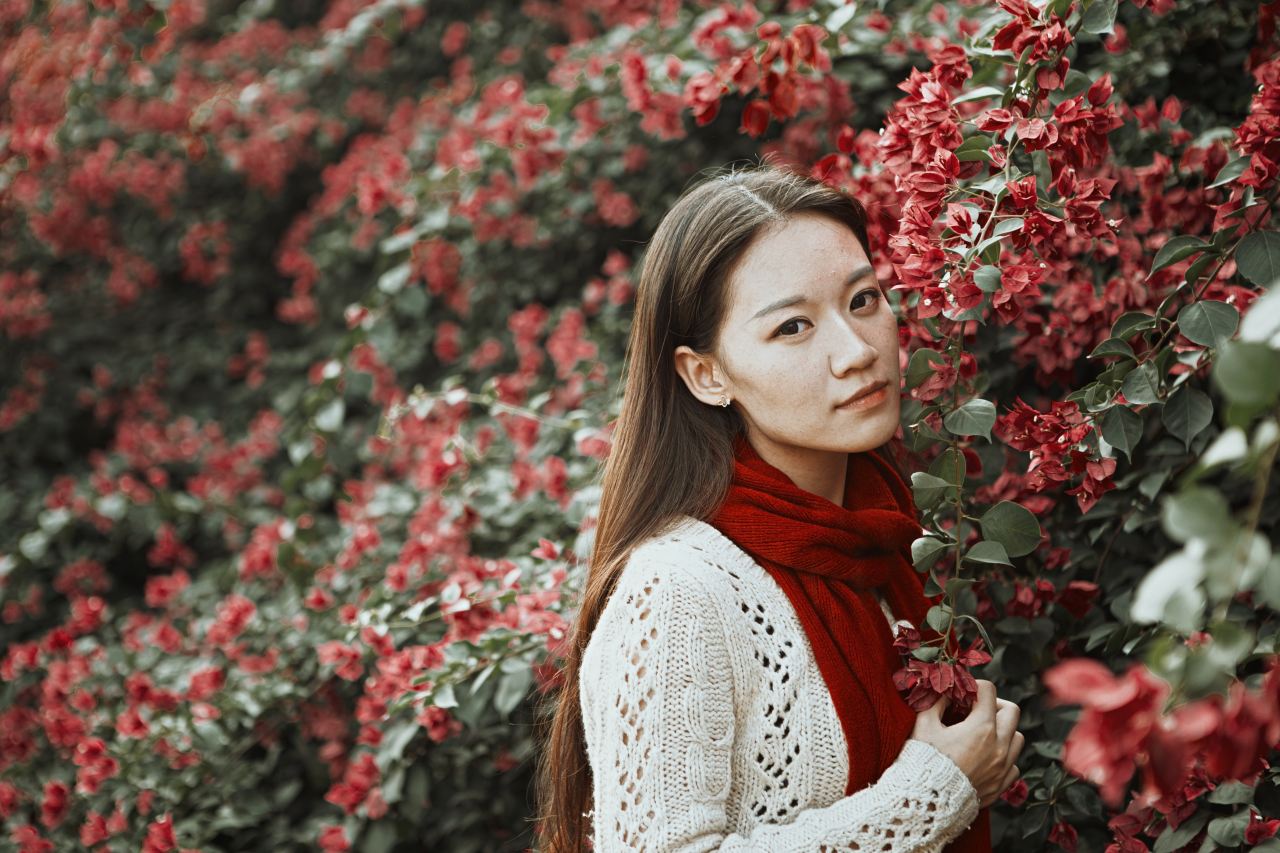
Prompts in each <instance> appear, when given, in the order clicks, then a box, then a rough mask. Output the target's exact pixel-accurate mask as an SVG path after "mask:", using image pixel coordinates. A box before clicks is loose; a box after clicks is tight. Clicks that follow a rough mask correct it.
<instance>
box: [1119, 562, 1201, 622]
mask: <svg viewBox="0 0 1280 853" xmlns="http://www.w3.org/2000/svg"><path fill="white" fill-rule="evenodd" d="M1203 580H1204V561H1203V560H1202V559H1201V558H1200V555H1199V553H1198V552H1192V551H1191V550H1189V549H1187V548H1183V549H1181V550H1179V551H1175V552H1173V553H1172V554H1170V555H1169V556H1167V557H1165V558H1164V559H1163V560H1161V561H1160V562H1159V563H1158V564H1157V565H1156V567H1155V568H1153V569H1152V570H1151V571H1150V572H1148V573H1147V575H1146V577H1144V578H1143V579H1142V580H1141V581H1139V582H1138V588H1137V590H1136V591H1135V592H1134V594H1133V601H1132V603H1131V604H1130V606H1129V618H1130V619H1131V620H1132V621H1134V622H1137V623H1139V624H1144V625H1145V624H1154V623H1157V622H1159V623H1162V624H1164V625H1168V626H1169V627H1171V628H1173V629H1174V630H1177V631H1180V632H1182V633H1184V634H1189V633H1191V632H1192V631H1196V630H1199V629H1200V626H1201V624H1202V623H1203V620H1204V606H1205V595H1204V590H1202V589H1201V588H1200V583H1201V581H1203Z"/></svg>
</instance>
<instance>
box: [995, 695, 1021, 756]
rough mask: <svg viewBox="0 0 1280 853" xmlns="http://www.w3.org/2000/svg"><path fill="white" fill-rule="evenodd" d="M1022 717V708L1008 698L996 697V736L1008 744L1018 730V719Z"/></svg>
mask: <svg viewBox="0 0 1280 853" xmlns="http://www.w3.org/2000/svg"><path fill="white" fill-rule="evenodd" d="M1021 717H1022V709H1021V708H1019V707H1018V706H1017V705H1015V704H1014V703H1013V702H1010V701H1009V700H1008V699H1000V698H997V699H996V737H997V739H998V740H999V741H1000V742H1001V743H1002V744H1004V745H1005V746H1008V745H1009V744H1010V743H1011V742H1012V740H1013V735H1014V732H1016V731H1017V730H1018V720H1020V719H1021Z"/></svg>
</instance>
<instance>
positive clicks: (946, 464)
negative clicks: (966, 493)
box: [929, 447, 969, 486]
mask: <svg viewBox="0 0 1280 853" xmlns="http://www.w3.org/2000/svg"><path fill="white" fill-rule="evenodd" d="M968 468H969V463H968V462H966V461H965V458H964V453H962V452H961V451H960V450H958V449H956V448H954V447H948V448H947V449H946V450H944V451H942V452H941V453H939V454H938V458H937V459H935V460H933V462H932V464H930V465H929V473H930V474H932V475H934V476H935V477H941V478H942V479H944V480H946V481H947V482H948V483H950V484H951V485H953V486H962V485H964V478H965V472H966V471H967V470H968Z"/></svg>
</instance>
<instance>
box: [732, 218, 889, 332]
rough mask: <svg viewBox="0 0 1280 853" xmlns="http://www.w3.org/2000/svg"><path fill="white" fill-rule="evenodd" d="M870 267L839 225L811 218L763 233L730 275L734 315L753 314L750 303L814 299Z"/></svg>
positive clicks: (850, 235) (855, 241)
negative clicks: (800, 296)
mask: <svg viewBox="0 0 1280 853" xmlns="http://www.w3.org/2000/svg"><path fill="white" fill-rule="evenodd" d="M866 263H869V259H868V258H867V253H866V252H865V251H864V250H863V248H862V244H861V243H859V242H858V238H857V237H856V236H854V233H853V231H852V230H851V229H850V228H849V227H848V226H846V225H844V224H843V223H841V222H837V221H835V220H834V219H830V218H828V217H826V216H822V215H819V214H813V213H802V214H797V215H796V216H793V217H792V218H791V219H790V220H789V221H787V222H785V223H782V224H775V225H772V226H770V227H768V228H766V229H765V230H763V231H762V232H761V233H760V234H759V235H758V236H757V237H756V239H755V240H754V241H752V243H751V245H750V246H749V247H748V248H747V250H746V252H745V253H744V254H743V256H742V259H741V260H740V261H739V263H738V266H737V268H736V269H735V270H734V271H733V274H732V275H731V276H730V288H731V290H732V293H733V295H734V299H733V300H732V302H733V306H734V308H733V310H735V311H740V312H748V313H749V312H753V311H755V308H754V307H752V306H753V303H754V301H760V300H768V299H776V298H778V297H780V296H785V295H790V294H800V293H809V294H813V295H815V296H816V295H818V294H819V293H822V292H824V290H825V289H829V288H831V287H835V286H838V285H839V284H840V283H841V282H843V281H844V280H845V277H846V276H847V275H848V274H849V273H850V272H851V271H852V270H853V269H854V268H856V267H858V266H860V265H862V264H866Z"/></svg>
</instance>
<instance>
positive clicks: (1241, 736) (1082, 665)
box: [1044, 657, 1280, 810]
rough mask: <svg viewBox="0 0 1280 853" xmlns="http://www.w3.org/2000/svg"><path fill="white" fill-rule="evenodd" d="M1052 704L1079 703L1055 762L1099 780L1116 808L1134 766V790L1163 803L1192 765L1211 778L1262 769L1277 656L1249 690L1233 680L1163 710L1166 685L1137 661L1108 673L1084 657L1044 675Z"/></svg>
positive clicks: (1279, 725) (1271, 724) (1274, 725)
mask: <svg viewBox="0 0 1280 853" xmlns="http://www.w3.org/2000/svg"><path fill="white" fill-rule="evenodd" d="M1044 684H1045V686H1046V687H1048V688H1049V691H1050V693H1051V696H1052V698H1051V701H1052V702H1054V703H1064V702H1070V703H1075V704H1080V705H1083V706H1084V713H1083V714H1082V715H1081V717H1080V720H1079V722H1078V723H1077V724H1076V726H1075V728H1073V729H1072V731H1071V733H1070V734H1069V735H1068V736H1067V740H1066V743H1065V745H1064V748H1063V755H1062V759H1063V766H1064V767H1066V769H1068V770H1070V771H1071V772H1072V773H1075V774H1076V775H1078V776H1080V777H1082V778H1084V779H1087V780H1089V781H1090V782H1093V783H1094V784H1096V785H1098V786H1099V789H1100V791H1101V793H1102V797H1103V799H1104V800H1105V801H1106V802H1107V803H1108V804H1109V805H1110V806H1111V807H1112V808H1116V807H1118V806H1119V805H1120V803H1121V802H1122V801H1123V796H1124V793H1125V790H1126V787H1127V785H1128V782H1129V780H1130V778H1131V777H1132V776H1133V774H1134V772H1135V770H1136V769H1137V768H1139V767H1140V768H1141V769H1142V776H1143V791H1142V796H1143V798H1144V799H1145V800H1146V801H1147V802H1148V803H1151V802H1155V803H1156V805H1157V807H1158V808H1159V807H1160V806H1161V804H1162V803H1161V802H1160V801H1161V800H1163V805H1164V808H1165V810H1168V809H1169V808H1170V807H1171V805H1172V804H1171V802H1170V801H1169V798H1172V797H1174V796H1176V795H1177V794H1178V793H1179V792H1180V791H1181V790H1182V789H1183V786H1184V785H1185V784H1186V783H1187V781H1188V777H1189V776H1190V775H1191V774H1192V773H1193V771H1195V770H1196V769H1197V768H1198V769H1202V770H1203V771H1204V773H1205V774H1207V776H1208V777H1209V778H1210V779H1212V780H1217V781H1226V780H1241V781H1249V780H1250V779H1252V778H1253V777H1256V776H1257V774H1258V773H1260V772H1261V771H1263V770H1265V769H1266V766H1267V764H1266V760H1265V757H1266V756H1267V755H1268V754H1269V753H1270V751H1271V750H1272V749H1273V748H1274V747H1275V746H1276V745H1277V743H1280V657H1273V658H1272V659H1271V662H1270V666H1269V668H1268V670H1267V673H1266V675H1265V676H1264V677H1263V680H1262V684H1261V687H1260V689H1259V690H1258V691H1257V692H1256V693H1255V692H1252V691H1249V690H1247V689H1246V688H1245V686H1244V684H1243V683H1242V682H1240V681H1235V682H1233V683H1232V685H1231V688H1230V689H1229V691H1228V698H1227V699H1226V700H1224V699H1223V697H1222V696H1221V695H1219V694H1212V695H1210V696H1209V697H1207V698H1205V699H1201V700H1198V701H1195V702H1191V703H1188V704H1186V705H1182V706H1180V707H1178V708H1176V709H1175V710H1174V711H1173V712H1172V713H1170V714H1165V713H1163V710H1162V709H1163V706H1164V703H1165V700H1166V698H1167V697H1168V695H1169V684H1168V683H1167V682H1165V681H1163V680H1162V679H1158V678H1156V677H1155V676H1153V675H1152V674H1151V673H1150V672H1149V671H1148V670H1147V668H1146V667H1145V666H1143V665H1142V664H1140V663H1134V664H1132V665H1131V666H1130V667H1129V669H1128V670H1127V671H1126V672H1125V673H1124V675H1122V676H1119V677H1116V676H1114V675H1112V673H1111V671H1110V670H1109V669H1108V668H1107V667H1106V666H1105V665H1103V664H1101V663H1099V662H1097V661H1094V660H1090V659H1085V658H1074V659H1071V660H1067V661H1063V662H1061V663H1059V664H1057V665H1056V666H1054V667H1052V668H1051V669H1049V670H1047V671H1046V672H1045V674H1044Z"/></svg>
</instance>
